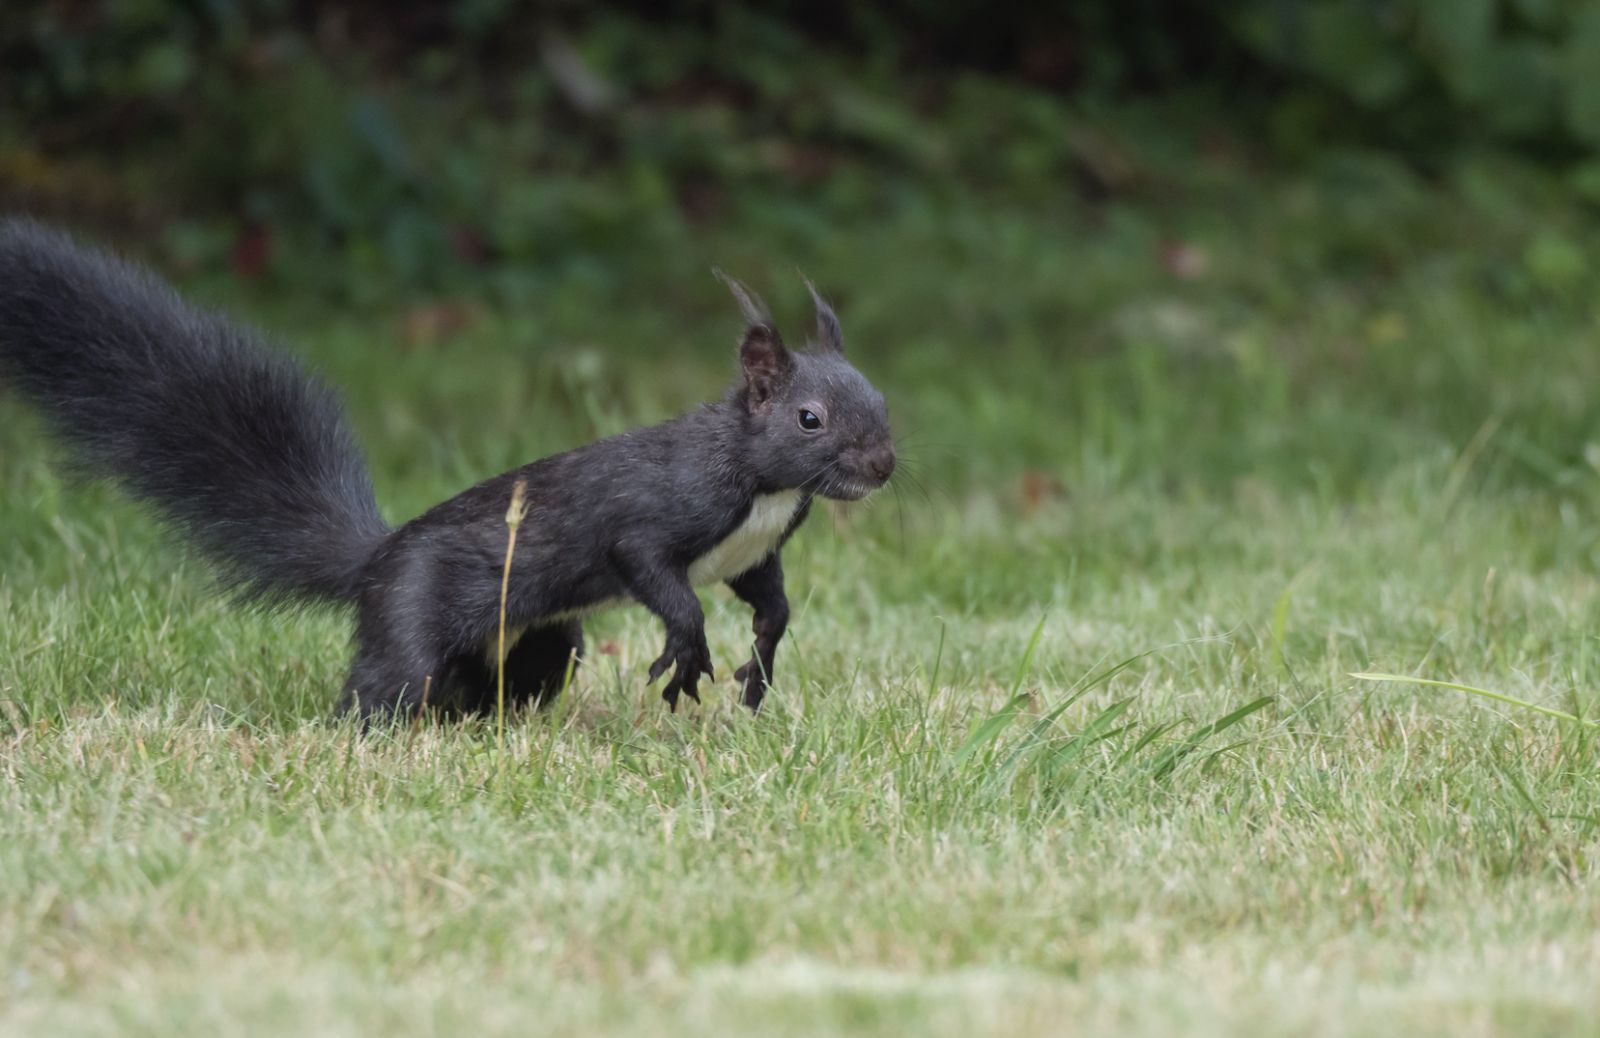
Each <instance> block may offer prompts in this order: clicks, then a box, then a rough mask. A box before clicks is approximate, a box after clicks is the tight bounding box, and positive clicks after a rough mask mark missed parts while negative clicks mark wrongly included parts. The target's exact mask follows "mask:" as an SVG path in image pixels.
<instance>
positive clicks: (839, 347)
mask: <svg viewBox="0 0 1600 1038" xmlns="http://www.w3.org/2000/svg"><path fill="white" fill-rule="evenodd" d="M803 280H804V281H805V283H806V291H808V292H810V293H811V301H812V302H813V303H815V304H816V307H817V345H818V346H820V347H822V348H823V349H824V350H831V351H832V352H834V353H843V352H844V329H843V328H841V327H839V316H838V315H837V314H835V313H834V312H833V307H831V306H829V305H828V301H827V300H826V299H823V298H822V296H821V295H820V294H819V293H818V292H817V286H816V285H813V284H812V283H811V279H810V278H804V279H803Z"/></svg>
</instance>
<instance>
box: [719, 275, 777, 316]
mask: <svg viewBox="0 0 1600 1038" xmlns="http://www.w3.org/2000/svg"><path fill="white" fill-rule="evenodd" d="M711 273H712V274H714V275H715V276H716V278H717V280H718V281H720V282H722V283H723V284H724V285H727V286H728V291H729V292H732V293H733V298H734V300H735V301H737V302H738V304H739V312H740V313H742V314H744V320H745V323H746V324H748V325H750V326H752V327H754V326H755V325H758V324H764V325H766V326H767V327H769V328H770V327H771V326H772V315H771V314H770V313H768V312H767V304H766V303H763V302H762V301H761V297H760V296H758V295H756V294H755V293H754V292H752V291H750V290H749V289H748V288H745V287H744V285H742V284H740V283H739V282H738V281H736V280H735V279H733V278H731V277H729V276H728V275H727V274H724V273H723V272H722V271H720V270H718V269H717V268H716V267H712V268H711Z"/></svg>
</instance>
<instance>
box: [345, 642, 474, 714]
mask: <svg viewBox="0 0 1600 1038" xmlns="http://www.w3.org/2000/svg"><path fill="white" fill-rule="evenodd" d="M451 671H452V667H451V665H450V661H449V659H448V658H447V657H446V656H445V654H443V653H439V652H431V651H419V650H418V649H416V648H411V649H408V650H396V649H394V648H392V647H390V646H376V645H366V644H361V645H358V647H357V649H356V658H355V661H354V662H353V663H351V665H350V676H349V677H348V678H347V679H346V680H345V683H344V693H343V694H342V695H341V696H340V697H339V708H338V709H339V713H341V714H346V713H352V712H353V713H355V714H356V716H357V717H358V718H359V719H360V721H361V727H362V728H364V729H365V728H371V727H373V726H374V725H381V724H383V723H384V722H385V721H388V720H403V719H408V718H411V717H415V716H416V715H417V714H418V713H420V712H422V711H423V710H425V709H427V708H428V707H430V706H442V707H445V708H449V707H450V706H451V705H452V704H451V703H450V702H449V701H448V700H449V695H448V692H447V686H448V685H449V684H451V683H452V678H453V675H452V673H451Z"/></svg>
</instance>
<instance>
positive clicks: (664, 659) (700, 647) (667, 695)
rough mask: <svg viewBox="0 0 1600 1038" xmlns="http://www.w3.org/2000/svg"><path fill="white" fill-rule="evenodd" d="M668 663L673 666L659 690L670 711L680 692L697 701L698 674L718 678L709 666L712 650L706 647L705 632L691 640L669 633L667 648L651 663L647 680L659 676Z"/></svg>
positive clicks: (698, 699) (676, 703) (675, 705)
mask: <svg viewBox="0 0 1600 1038" xmlns="http://www.w3.org/2000/svg"><path fill="white" fill-rule="evenodd" d="M669 666H671V667H672V668H673V670H672V677H671V678H669V679H667V684H666V687H664V688H663V689H662V690H661V698H662V699H664V700H666V701H667V706H668V707H669V708H670V709H671V710H672V711H673V712H676V711H677V709H678V696H679V695H687V696H688V697H689V698H690V699H692V700H694V701H695V702H696V703H698V702H700V692H699V685H700V675H702V674H704V675H705V676H706V677H708V678H710V679H711V680H712V681H715V680H716V679H717V677H716V674H715V673H713V671H712V669H711V650H710V649H709V648H707V647H706V639H705V635H704V634H701V635H699V636H698V637H697V638H694V639H693V640H691V639H687V638H685V639H681V640H680V639H674V638H672V637H670V636H669V637H668V638H667V649H666V651H665V652H663V653H662V654H661V655H660V656H659V657H658V658H657V659H656V661H655V662H654V663H652V664H650V680H651V681H654V680H656V679H657V678H659V677H660V676H661V675H662V674H664V673H665V672H666V669H667V667H669Z"/></svg>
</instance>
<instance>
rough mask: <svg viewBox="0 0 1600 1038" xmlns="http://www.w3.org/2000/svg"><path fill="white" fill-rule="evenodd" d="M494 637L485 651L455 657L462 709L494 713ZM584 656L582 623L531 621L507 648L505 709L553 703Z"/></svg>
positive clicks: (455, 680) (454, 683)
mask: <svg viewBox="0 0 1600 1038" xmlns="http://www.w3.org/2000/svg"><path fill="white" fill-rule="evenodd" d="M496 648H497V645H496V644H495V643H494V642H491V643H490V644H489V645H488V646H486V647H485V650H484V652H483V653H481V654H473V655H470V656H462V657H460V658H458V659H456V660H455V661H453V666H452V668H451V669H452V674H453V680H452V683H451V686H452V687H451V691H452V692H453V693H454V697H453V701H454V702H455V703H456V705H458V706H459V707H460V709H461V712H462V713H464V714H480V715H483V716H485V717H489V716H493V715H494V712H495V709H496V706H497V705H498V698H499V683H498V682H497V681H496V674H495V664H494V658H495V650H496ZM582 658H583V625H582V624H581V623H579V622H578V621H577V620H564V621H562V622H560V623H555V624H548V625H545V626H542V627H530V628H528V629H527V630H526V631H524V632H522V634H521V635H519V636H518V637H517V639H516V641H515V642H512V643H511V644H510V645H509V647H508V648H507V650H506V684H505V689H506V709H507V710H508V711H509V710H515V709H519V708H521V707H524V706H527V705H528V704H530V703H531V704H533V705H535V706H540V707H544V706H549V705H550V704H551V703H552V702H554V700H555V699H556V697H557V696H559V695H560V694H561V690H562V688H564V687H565V686H566V683H567V672H568V669H569V668H571V667H576V666H577V663H578V660H580V659H582Z"/></svg>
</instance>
